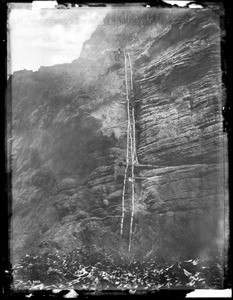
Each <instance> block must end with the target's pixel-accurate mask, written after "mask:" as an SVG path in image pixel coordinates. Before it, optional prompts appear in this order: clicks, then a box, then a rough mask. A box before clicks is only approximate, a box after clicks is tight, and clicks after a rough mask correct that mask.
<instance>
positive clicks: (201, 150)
mask: <svg viewBox="0 0 233 300" xmlns="http://www.w3.org/2000/svg"><path fill="white" fill-rule="evenodd" d="M77 34H78V33H77ZM119 48H120V51H118V49H119ZM124 49H128V51H130V54H131V58H132V63H133V80H134V91H135V94H136V98H137V104H136V108H135V109H136V130H137V134H136V137H137V154H138V160H139V162H140V163H141V164H144V165H147V164H150V165H154V168H152V167H150V168H146V167H145V168H143V167H142V168H140V169H138V171H137V172H138V173H137V176H141V177H142V178H141V179H140V180H138V181H137V183H136V204H135V205H136V207H135V212H136V214H135V219H134V227H133V232H134V234H133V243H132V250H131V252H132V253H131V254H132V255H133V256H134V259H136V260H140V259H141V258H142V257H144V256H145V255H146V254H148V253H153V255H158V256H163V257H165V258H170V259H176V258H177V257H180V256H181V257H182V256H184V257H198V256H202V255H209V254H211V251H212V250H211V249H219V250H221V251H222V250H223V244H224V238H225V232H224V231H223V230H224V226H225V225H226V224H225V223H224V222H225V220H224V216H225V215H226V209H227V196H226V195H227V190H226V182H227V179H226V174H227V171H226V169H227V164H226V162H227V153H226V136H225V135H224V134H223V129H222V115H221V111H222V93H223V92H222V82H221V64H220V62H221V61H220V27H219V18H218V16H217V15H216V14H214V13H213V12H212V11H211V10H208V9H205V10H201V11H199V10H183V9H182V10H180V9H177V11H176V12H174V10H169V9H163V10H156V11H154V10H153V9H152V10H146V9H145V10H144V9H141V10H138V9H128V10H127V9H113V10H112V11H110V12H109V13H108V15H107V16H106V18H105V19H104V22H103V24H101V25H99V26H98V27H97V29H96V31H95V32H94V33H93V34H92V36H91V38H90V40H88V41H86V42H85V43H84V45H83V49H82V52H81V54H80V57H79V58H78V59H77V60H76V61H73V62H72V63H71V64H64V65H56V66H53V67H41V68H40V69H39V71H37V72H30V71H19V72H15V73H14V74H13V75H12V77H11V78H10V80H11V83H12V115H13V120H12V138H13V145H12V159H13V161H12V166H13V193H12V196H13V202H12V203H13V220H12V241H13V248H12V254H13V260H14V261H17V260H18V259H19V258H20V257H22V256H23V255H25V253H33V254H37V253H45V252H54V251H57V250H58V251H60V252H61V253H70V252H71V251H73V250H77V251H79V250H80V251H81V249H84V248H85V249H86V251H89V252H90V253H96V251H97V252H101V253H105V254H106V255H110V254H111V255H112V256H113V258H114V259H116V260H118V259H119V257H120V256H122V255H123V254H124V255H125V257H126V254H125V253H127V243H128V233H127V229H124V230H125V233H124V236H123V238H121V237H120V234H119V232H120V217H119V216H120V214H121V196H122V187H123V176H124V165H123V164H122V163H124V162H125V155H126V121H127V119H126V118H127V117H126V105H125V82H124V75H125V74H124V56H123V51H122V50H124ZM127 196H128V197H129V196H130V190H128V191H127ZM128 218H129V212H128V213H127V214H126V226H128V225H127V224H128V223H129V220H128ZM122 253H123V254H122Z"/></svg>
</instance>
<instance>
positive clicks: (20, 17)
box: [9, 1, 109, 73]
mask: <svg viewBox="0 0 233 300" xmlns="http://www.w3.org/2000/svg"><path fill="white" fill-rule="evenodd" d="M37 2H38V1H37ZM37 2H33V3H36V5H35V4H34V6H33V7H32V9H26V8H17V7H16V8H13V9H11V11H10V14H9V29H10V30H9V32H10V70H11V73H13V72H14V71H17V70H23V69H26V70H33V71H36V70H38V69H39V68H40V67H41V66H52V65H55V64H61V63H70V62H72V61H73V60H75V59H77V58H78V57H79V54H80V51H81V49H82V45H83V43H84V42H85V41H86V40H88V39H89V38H90V36H91V34H92V33H93V31H94V30H95V29H96V27H97V25H98V24H100V23H101V21H102V20H103V18H104V17H105V15H106V13H107V12H108V11H109V8H102V7H99V8H89V7H87V8H85V7H80V8H74V9H53V8H52V7H54V4H55V5H56V4H57V3H56V1H40V2H39V4H38V3H37ZM45 2H46V7H48V4H49V2H50V7H51V8H50V9H45V8H44V9H40V8H41V7H42V8H43V7H45V5H44V4H45Z"/></svg>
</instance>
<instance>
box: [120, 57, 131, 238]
mask: <svg viewBox="0 0 233 300" xmlns="http://www.w3.org/2000/svg"><path fill="white" fill-rule="evenodd" d="M124 58H125V88H126V103H127V142H126V167H125V174H124V183H123V192H122V215H121V232H120V233H121V235H122V234H123V226H124V218H125V188H126V179H127V172H128V167H129V140H132V138H130V137H131V126H130V112H129V95H128V76H127V58H126V54H125V51H124Z"/></svg>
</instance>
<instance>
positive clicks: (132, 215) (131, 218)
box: [127, 52, 136, 251]
mask: <svg viewBox="0 0 233 300" xmlns="http://www.w3.org/2000/svg"><path fill="white" fill-rule="evenodd" d="M127 54H128V60H129V66H130V89H131V90H133V72H132V64H131V59H130V54H129V52H127ZM131 108H132V114H131V116H132V124H131V122H130V127H131V128H132V127H133V128H132V129H131V130H132V132H133V139H131V165H132V169H131V171H132V173H131V176H132V178H131V179H132V181H131V183H132V201H131V217H130V231H129V247H128V251H130V249H131V243H132V232H133V218H134V202H135V199H134V198H135V196H134V180H135V179H134V164H135V155H136V141H135V136H136V135H135V118H134V106H133V105H132V103H131Z"/></svg>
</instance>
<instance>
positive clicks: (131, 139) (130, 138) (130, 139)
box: [120, 51, 138, 251]
mask: <svg viewBox="0 0 233 300" xmlns="http://www.w3.org/2000/svg"><path fill="white" fill-rule="evenodd" d="M127 57H128V61H129V67H130V88H129V85H128V75H127V74H128V70H127ZM124 58H125V87H126V103H127V142H126V167H125V174H124V183H123V191H122V215H121V230H120V233H121V235H122V234H123V226H124V217H125V191H126V182H127V173H128V168H129V148H130V155H131V185H132V199H131V218H130V233H129V247H128V251H130V249H131V241H132V229H133V218H134V201H135V199H134V198H135V192H134V189H135V186H134V180H135V178H134V164H135V162H137V163H138V160H137V153H136V141H135V140H136V138H135V117H134V106H133V105H132V103H131V110H130V99H129V90H133V73H132V64H131V58H130V54H129V52H126V51H124ZM131 118H132V122H131ZM129 144H130V145H129Z"/></svg>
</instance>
